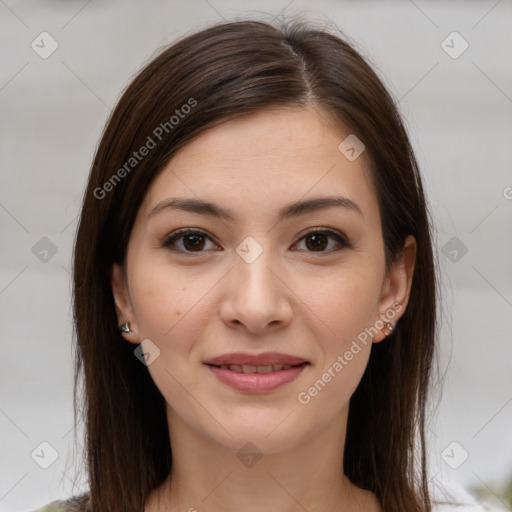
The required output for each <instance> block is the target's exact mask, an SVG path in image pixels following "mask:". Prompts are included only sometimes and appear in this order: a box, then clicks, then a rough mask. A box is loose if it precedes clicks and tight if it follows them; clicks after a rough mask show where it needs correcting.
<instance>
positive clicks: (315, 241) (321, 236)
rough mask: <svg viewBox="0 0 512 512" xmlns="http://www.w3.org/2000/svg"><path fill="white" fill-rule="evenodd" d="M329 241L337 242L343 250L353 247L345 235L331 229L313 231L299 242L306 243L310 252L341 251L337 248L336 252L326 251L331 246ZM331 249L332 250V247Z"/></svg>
mask: <svg viewBox="0 0 512 512" xmlns="http://www.w3.org/2000/svg"><path fill="white" fill-rule="evenodd" d="M329 239H331V240H335V241H336V242H337V243H338V245H339V246H341V247H342V248H350V247H351V245H350V243H349V242H348V241H347V239H346V238H345V237H344V236H343V235H341V234H340V233H337V232H336V231H332V230H330V229H315V230H312V231H310V232H309V233H306V234H305V235H304V236H303V237H302V238H301V239H300V240H299V242H300V241H302V240H304V241H305V245H306V248H307V250H308V252H334V251H335V250H340V249H336V248H335V249H334V251H332V250H326V249H327V248H328V246H329ZM330 249H332V246H331V248H330Z"/></svg>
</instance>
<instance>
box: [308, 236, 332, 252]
mask: <svg viewBox="0 0 512 512" xmlns="http://www.w3.org/2000/svg"><path fill="white" fill-rule="evenodd" d="M309 240H313V243H312V244H309V243H308V242H309ZM326 240H327V236H326V235H324V234H319V235H310V236H309V237H308V238H307V241H306V245H307V246H308V249H318V248H320V249H325V247H326V246H327V244H326Z"/></svg>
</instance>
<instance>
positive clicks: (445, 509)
mask: <svg viewBox="0 0 512 512" xmlns="http://www.w3.org/2000/svg"><path fill="white" fill-rule="evenodd" d="M432 481H433V485H432V487H431V488H430V491H431V493H432V502H433V508H432V510H433V512H506V511H507V509H506V508H504V507H503V508H501V507H496V506H494V505H493V506H490V505H487V504H479V503H478V502H477V501H476V500H475V498H473V496H471V495H470V494H469V493H468V492H467V491H466V490H465V489H464V488H463V487H461V486H460V485H457V484H454V483H450V482H440V481H439V480H437V479H436V478H433V479H432Z"/></svg>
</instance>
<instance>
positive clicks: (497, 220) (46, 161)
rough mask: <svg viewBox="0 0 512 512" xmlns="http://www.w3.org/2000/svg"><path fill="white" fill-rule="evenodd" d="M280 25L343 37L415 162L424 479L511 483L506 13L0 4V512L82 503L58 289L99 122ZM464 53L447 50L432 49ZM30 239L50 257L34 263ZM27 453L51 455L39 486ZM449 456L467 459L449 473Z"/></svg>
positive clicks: (511, 98)
mask: <svg viewBox="0 0 512 512" xmlns="http://www.w3.org/2000/svg"><path fill="white" fill-rule="evenodd" d="M280 12H281V14H284V15H286V16H289V15H293V14H296V13H303V15H304V17H308V18H313V19H315V20H317V21H320V22H327V21H329V20H332V21H334V22H335V23H336V24H337V25H338V26H339V27H340V28H341V29H342V30H343V31H344V32H345V33H346V34H347V35H348V36H349V38H350V39H351V40H352V41H353V42H354V43H355V44H356V45H357V46H358V48H359V49H360V50H361V51H362V52H363V53H364V55H366V56H367V57H368V58H369V59H370V61H371V62H372V63H373V65H374V66H375V67H376V68H377V70H378V71H379V73H380V75H381V77H382V78H383V80H384V81H385V83H386V84H387V86H388V87H389V89H390V90H391V91H392V93H393V94H394V96H395V97H396V98H397V100H399V106H400V109H401V112H402V113H403V115H404V117H405V119H406V123H407V126H408V129H409V133H410V136H411V139H412V142H413V145H414V148H415V150H416V152H417V157H418V159H419V162H420V166H421V169H422V172H423V176H424V180H425V184H426V187H427V192H428V196H429V201H430V204H431V208H432V212H433V219H434V222H435V225H436V252H437V253H438V255H439V268H440V271H441V274H442V279H443V298H444V303H443V305H442V314H443V318H442V322H443V324H442V332H441V346H442V350H441V357H440V362H441V364H440V369H441V373H444V372H445V371H446V372H447V379H446V383H445V386H444V390H443V391H442V394H441V392H440V390H438V395H439V397H440V398H441V400H440V403H439V407H438V409H437V416H436V420H435V421H434V422H433V423H432V425H431V426H430V434H429V435H430V438H431V439H430V440H431V457H432V474H433V475H436V476H435V478H437V479H444V480H453V481H457V482H460V483H462V484H463V485H464V486H466V487H470V486H472V485H474V484H478V485H486V486H488V487H489V488H490V489H491V490H494V491H497V490H499V488H500V486H501V485H503V483H504V481H505V479H506V478H508V477H510V475H511V474H512V453H511V444H512V443H511V441H510V439H511V438H510V432H511V425H512V385H511V384H512V372H511V371H510V367H511V364H510V363H511V361H512V344H511V341H512V339H511V332H512V314H511V313H512V271H511V262H512V223H511V219H512V173H511V163H512V149H511V147H512V145H511V141H512V126H511V123H510V119H511V114H512V65H511V61H510V49H511V48H512V30H511V28H512V24H511V21H512V3H511V2H510V1H506V0H501V1H496V0H490V1H478V2H476V1H472V2H470V1H450V2H429V1H426V0H423V1H420V0H415V1H414V2H413V1H412V0H411V1H409V0H394V1H380V2H377V1H374V2H372V1H362V2H357V3H356V2H353V1H334V0H332V1H327V0H324V1H316V2H306V1H301V0H292V1H290V0H286V1H282V0H279V1H274V2H270V1H262V2H255V1H238V2H237V1H235V0H209V1H208V2H207V1H205V0H187V1H181V0H180V1H173V2H164V1H146V2H136V1H133V0H130V1H123V2H121V1H120V0H117V1H103V2H100V1H67V2H57V1H52V2H51V1H43V0H38V1H15V0H5V1H1V0H0V34H1V35H0V38H1V42H2V44H1V63H0V73H1V74H0V109H1V119H2V123H1V126H0V130H1V135H0V173H1V187H0V228H1V234H2V244H1V247H2V250H1V269H0V340H1V341H0V342H1V349H2V357H1V358H0V382H1V387H0V431H1V437H0V462H1V467H0V510H2V511H3V510H5V511H8V510H9V511H12V512H17V511H24V510H31V509H33V508H36V507H37V506H41V505H42V504H44V503H46V502H48V501H51V500H52V499H56V498H63V497H68V496H70V495H72V494H74V493H77V492H79V490H80V489H81V487H82V486H83V485H84V480H83V477H78V478H76V477H77V471H78V469H79V467H80V460H79V458H78V456H77V455H76V454H74V452H73V449H72V446H73V435H74V433H75V432H74V430H73V416H72V361H73V351H72V328H71V314H70V274H69V272H70V262H71V253H72V243H73V235H74V231H75V228H76V222H77V221H76V219H77V213H78V209H79V205H80V200H81V196H82V193H83V189H84V186H85V180H86V177H87V174H88V170H89V166H90V163H91V160H92V157H93V154H94V150H95V147H96V144H97V142H98V140H99V137H100V134H101V130H102V128H103V126H104V123H105V121H106V119H107V116H108V114H109V112H110V109H111V108H113V106H114V105H115V102H116V100H117V99H118V98H119V95H120V92H121V91H122V89H123V88H124V87H125V86H126V85H127V83H128V82H129V80H130V78H131V77H133V75H134V73H135V72H136V71H137V70H138V69H139V68H140V67H141V65H142V64H143V62H144V61H146V60H147V59H149V58H150V57H151V56H152V55H154V54H155V52H156V50H157V49H158V48H160V47H161V46H162V45H164V44H168V43H171V42H172V41H173V40H174V39H175V38H176V37H178V36H181V35H183V34H186V33H190V32H192V31H195V30H197V29H200V28H203V27H204V26H206V25H207V24H209V23H212V22H217V21H219V20H221V19H222V18H226V19H233V18H235V17H252V18H255V17H256V18H262V17H263V19H265V20H267V21H270V20H271V19H272V18H273V17H274V16H275V15H278V14H279V13H280ZM43 31H47V32H48V33H49V34H51V36H52V37H53V38H54V39H55V40H56V41H57V43H58V45H59V46H58V48H57V50H56V51H55V52H54V53H53V54H52V55H50V56H49V57H48V58H46V59H43V58H41V57H40V56H39V54H38V53H36V51H34V50H33V49H32V47H31V43H32V41H34V40H35V41H36V43H37V42H38V41H39V45H40V46H41V45H42V43H41V42H40V41H41V38H40V37H38V36H39V34H41V32H43ZM453 31H457V32H458V33H460V35H461V36H462V37H463V38H464V40H466V41H467V43H468V44H469V47H468V49H467V50H466V51H465V52H464V53H462V54H461V55H460V56H458V57H457V58H452V57H451V56H450V55H448V53H446V51H445V49H443V47H442V45H441V43H442V41H443V40H445V39H446V38H447V36H448V35H449V34H451V33H452V32H453ZM462 44H463V42H462V41H461V40H458V39H457V36H455V39H454V38H453V36H451V38H448V40H447V42H446V43H445V48H446V45H449V46H452V47H453V48H452V49H451V50H450V51H452V53H453V52H458V51H460V49H461V48H462V46H461V45H462ZM45 48H46V49H48V48H49V40H46V43H45ZM507 187H508V188H507ZM43 237H47V238H48V239H49V240H50V241H51V243H52V244H53V245H54V246H55V249H56V250H57V252H56V253H55V254H52V252H51V250H50V252H48V253H47V254H45V253H44V252H41V251H43V250H44V249H45V248H46V249H48V241H43V242H39V241H40V239H41V238H43ZM453 237H456V240H452V238H453ZM450 240H452V241H451V242H450ZM37 243H39V245H36V244H37ZM447 243H448V244H449V245H448V246H447V245H446V244H447ZM45 244H46V245H45ZM453 244H455V245H453ZM462 244H463V245H462ZM34 246H36V249H33V248H34ZM463 246H464V247H466V248H467V253H466V254H464V255H462V252H463V251H461V248H462V247H463ZM453 250H455V251H456V252H455V253H454V252H453ZM461 255H462V257H461ZM45 258H46V261H45ZM78 439H79V440H80V439H81V431H80V429H78ZM453 441H456V442H457V443H458V445H456V446H455V447H453V445H452V446H451V447H450V448H449V449H448V450H447V452H444V453H445V458H444V459H443V457H442V455H441V454H442V453H443V450H445V448H446V447H448V446H449V445H450V443H452V442H453ZM41 442H47V443H49V444H50V445H51V446H52V447H53V448H54V449H55V450H56V451H57V453H58V458H57V459H56V461H55V462H54V463H53V464H52V465H51V466H50V467H49V468H48V469H43V468H42V467H40V465H39V464H41V463H44V462H45V461H46V462H47V463H48V462H49V461H50V459H49V457H50V456H51V450H50V449H49V448H48V447H47V446H45V445H43V447H40V443H41ZM452 448H453V451H452ZM34 450H35V454H34V458H31V454H32V453H33V452H34ZM462 450H465V451H467V452H468V454H469V457H468V459H467V460H466V461H464V462H463V463H462V464H461V465H460V467H458V468H457V469H453V468H451V467H450V465H449V464H448V463H447V461H449V462H450V463H451V464H452V465H454V461H455V462H457V461H459V460H460V458H461V457H462V455H463V454H464V452H463V451H462ZM37 454H39V457H38V456H37ZM446 454H448V458H447V457H446ZM36 461H37V462H38V463H39V464H38V463H36ZM75 479H76V482H75V484H76V486H75V487H73V481H74V480H75Z"/></svg>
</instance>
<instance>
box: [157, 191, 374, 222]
mask: <svg viewBox="0 0 512 512" xmlns="http://www.w3.org/2000/svg"><path fill="white" fill-rule="evenodd" d="M333 207H341V208H345V209H347V210H349V211H353V212H356V213H357V214H359V215H361V216H362V217H364V215H363V212H362V211H361V208H360V207H359V205H358V204H357V203H355V202H354V201H352V200H351V199H348V198H347V197H342V196H327V197H316V198H312V199H307V200H305V201H296V202H294V203H290V204H288V205H286V206H284V207H282V208H281V209H280V210H279V212H278V215H277V217H278V219H279V220H284V219H289V218H292V217H298V216H300V215H305V214H308V213H313V212H316V211H319V210H323V209H326V208H333ZM167 209H178V210H183V211H188V212H192V213H197V214H200V215H211V216H213V217H217V218H222V219H225V220H228V221H234V220H235V215H234V213H233V212H232V211H231V210H229V209H226V208H223V207H222V206H220V205H217V204H214V203H211V202H208V201H203V200H202V199H195V198H178V197H174V198H168V199H164V200H163V201H161V202H160V203H158V204H157V205H156V206H155V207H154V208H153V209H152V210H151V212H150V213H149V214H148V217H153V216H154V215H156V214H157V213H159V212H160V211H163V210H167Z"/></svg>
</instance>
